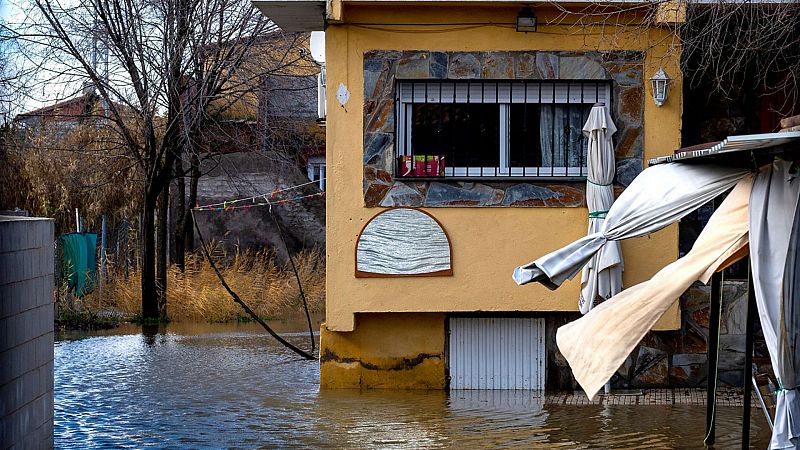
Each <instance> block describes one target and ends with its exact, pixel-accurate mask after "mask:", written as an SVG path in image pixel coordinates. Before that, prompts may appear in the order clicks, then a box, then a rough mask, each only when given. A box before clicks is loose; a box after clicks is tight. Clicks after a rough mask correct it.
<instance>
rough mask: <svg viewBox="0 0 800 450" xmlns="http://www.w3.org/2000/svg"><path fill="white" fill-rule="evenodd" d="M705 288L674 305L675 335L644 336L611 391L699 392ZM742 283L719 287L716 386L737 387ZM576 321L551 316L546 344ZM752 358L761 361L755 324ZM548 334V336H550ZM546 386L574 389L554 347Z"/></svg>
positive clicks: (707, 290) (742, 321)
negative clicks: (718, 383)
mask: <svg viewBox="0 0 800 450" xmlns="http://www.w3.org/2000/svg"><path fill="white" fill-rule="evenodd" d="M709 298H710V287H709V286H706V285H703V284H701V283H696V284H695V285H694V286H692V287H691V288H689V290H687V291H686V292H685V293H684V294H683V295H682V296H681V299H680V302H681V314H682V317H681V329H680V330H677V331H655V332H650V333H648V334H647V335H646V336H645V338H644V339H643V340H642V342H640V343H639V345H638V346H637V348H636V349H635V350H634V351H633V352H631V354H630V356H628V359H626V360H625V363H624V364H623V365H622V367H620V369H619V370H618V371H617V373H616V374H615V375H614V377H613V378H612V379H611V382H612V385H613V386H614V387H615V388H628V387H643V388H644V387H697V386H704V385H705V383H706V378H707V373H708V358H707V341H708V319H709ZM746 308H747V282H746V281H727V282H725V284H724V285H723V292H722V313H721V320H720V323H721V325H720V346H719V380H720V381H721V382H722V383H724V384H729V385H732V386H742V381H743V368H744V347H745V331H746V330H745V318H746ZM578 317H579V315H578V314H574V315H569V316H561V315H560V316H554V317H552V318H550V319H548V323H547V324H546V325H545V326H546V329H547V333H548V342H549V343H553V344H554V343H555V330H556V329H557V328H558V327H559V326H561V325H563V324H565V323H567V322H569V321H571V320H575V319H577V318H578ZM755 323H756V333H755V336H756V339H755V342H756V348H755V355H756V356H764V357H765V356H766V349H765V348H764V345H763V337H762V335H761V332H760V327H759V324H758V320H756V321H755ZM550 334H552V336H550ZM547 367H548V374H547V376H548V384H549V386H548V387H549V388H554V389H568V390H569V389H577V388H578V385H577V383H576V382H575V379H574V378H573V376H572V371H571V369H570V368H569V365H568V364H567V362H566V360H565V359H564V357H563V356H562V355H561V354H560V353H559V351H558V349H557V348H556V346H555V345H551V348H548V362H547Z"/></svg>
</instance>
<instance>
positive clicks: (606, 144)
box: [578, 106, 623, 314]
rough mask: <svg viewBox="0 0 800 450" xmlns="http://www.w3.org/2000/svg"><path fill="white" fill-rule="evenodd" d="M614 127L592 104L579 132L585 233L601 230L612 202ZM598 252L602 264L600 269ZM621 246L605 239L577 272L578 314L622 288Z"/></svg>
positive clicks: (605, 110)
mask: <svg viewBox="0 0 800 450" xmlns="http://www.w3.org/2000/svg"><path fill="white" fill-rule="evenodd" d="M616 132H617V127H616V126H615V125H614V121H613V120H611V114H610V113H609V111H608V108H606V107H605V106H595V107H593V108H592V110H591V111H590V112H589V117H588V119H587V120H586V124H585V125H584V126H583V134H584V135H586V137H588V138H589V139H588V140H589V142H588V147H587V151H586V153H587V157H586V161H587V165H588V169H589V173H588V176H587V177H586V206H588V208H589V230H588V232H587V234H593V233H598V232H600V231H602V228H603V222H604V221H605V217H606V213H607V212H608V210H609V209H610V208H611V205H612V204H613V203H614V186H613V182H614V173H615V171H616V167H615V159H614V143H613V141H612V140H611V138H612V136H613V135H614V133H616ZM601 254H602V255H604V259H605V261H606V267H605V268H604V269H601V268H600V265H601V261H600V258H601ZM622 270H623V265H622V249H621V248H620V244H619V241H608V242H606V243H605V245H603V248H602V249H600V251H598V252H597V253H595V254H594V256H592V257H591V259H590V260H589V262H588V264H586V265H585V266H584V267H583V273H582V274H581V295H580V298H579V300H578V309H579V310H580V311H581V314H586V313H587V312H589V311H590V310H591V309H592V308H593V307H594V304H595V300H596V299H597V298H598V297H600V298H601V299H602V300H607V299H609V298H611V297H613V296H614V295H615V294H617V293H618V292H619V291H621V290H622Z"/></svg>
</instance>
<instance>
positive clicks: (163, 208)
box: [156, 185, 169, 320]
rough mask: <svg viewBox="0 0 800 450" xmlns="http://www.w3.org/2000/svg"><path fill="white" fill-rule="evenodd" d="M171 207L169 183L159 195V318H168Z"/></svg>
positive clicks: (157, 254) (157, 288)
mask: <svg viewBox="0 0 800 450" xmlns="http://www.w3.org/2000/svg"><path fill="white" fill-rule="evenodd" d="M168 208H169V185H167V186H165V187H164V190H162V191H161V195H159V197H158V208H157V214H158V220H157V222H156V225H157V227H158V228H157V229H156V241H157V244H158V249H157V251H156V256H157V258H158V259H157V260H156V298H157V299H158V315H159V319H161V320H164V319H166V318H167V265H168V259H167V253H168V251H169V250H168V246H167V240H168V239H169V233H168V230H169V224H168V223H167V217H168V216H167V209H168Z"/></svg>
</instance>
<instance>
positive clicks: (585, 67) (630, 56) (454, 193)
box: [363, 50, 644, 207]
mask: <svg viewBox="0 0 800 450" xmlns="http://www.w3.org/2000/svg"><path fill="white" fill-rule="evenodd" d="M643 61H644V54H643V53H642V52H634V51H620V52H535V51H531V52H502V51H498V52H437V51H402V52H401V51H386V50H375V51H369V52H366V53H365V54H364V179H363V181H364V204H365V206H367V207H376V206H380V207H393V206H411V207H419V206H428V207H447V206H511V207H542V206H560V207H581V206H584V205H585V203H586V202H585V183H584V182H564V181H558V182H552V181H548V180H547V179H546V178H541V179H535V180H531V181H530V182H527V181H526V182H497V181H489V180H487V181H485V182H461V181H446V180H442V181H413V180H412V181H409V180H408V179H404V180H396V179H395V178H394V161H395V150H394V140H395V139H394V138H395V136H394V134H395V123H394V106H395V105H394V91H395V84H396V81H397V80H425V79H436V80H439V79H450V80H523V79H530V80H610V81H611V82H612V96H613V111H612V113H613V116H614V120H615V123H616V125H617V128H618V132H617V134H616V135H615V136H614V141H615V152H616V158H617V177H616V180H615V183H616V185H617V188H618V189H617V191H619V190H621V189H622V188H624V187H625V186H627V185H628V184H629V183H630V182H631V180H633V178H634V177H635V176H636V175H637V174H638V173H639V172H641V171H642V168H643V126H644V85H643V77H642V68H643Z"/></svg>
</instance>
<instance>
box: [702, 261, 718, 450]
mask: <svg viewBox="0 0 800 450" xmlns="http://www.w3.org/2000/svg"><path fill="white" fill-rule="evenodd" d="M709 303H710V305H709V318H708V376H707V377H706V385H707V386H706V437H705V439H703V443H705V444H706V445H711V444H713V443H714V441H715V440H716V437H715V434H716V427H715V421H714V416H715V413H716V406H717V372H718V366H719V315H720V306H721V304H722V273H720V272H716V273H714V275H713V276H712V277H711V299H710V302H709Z"/></svg>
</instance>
